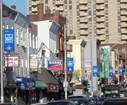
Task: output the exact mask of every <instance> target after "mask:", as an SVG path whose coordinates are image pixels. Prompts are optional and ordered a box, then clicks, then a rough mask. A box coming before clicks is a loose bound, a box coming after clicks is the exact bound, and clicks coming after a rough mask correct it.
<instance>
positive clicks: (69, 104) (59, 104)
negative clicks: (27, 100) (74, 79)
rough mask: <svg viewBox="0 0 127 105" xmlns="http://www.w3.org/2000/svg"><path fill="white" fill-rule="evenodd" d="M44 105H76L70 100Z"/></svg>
mask: <svg viewBox="0 0 127 105" xmlns="http://www.w3.org/2000/svg"><path fill="white" fill-rule="evenodd" d="M46 105H76V104H75V103H74V102H72V101H70V100H57V101H53V102H48V103H47V104H46Z"/></svg>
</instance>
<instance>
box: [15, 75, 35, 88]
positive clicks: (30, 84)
mask: <svg viewBox="0 0 127 105" xmlns="http://www.w3.org/2000/svg"><path fill="white" fill-rule="evenodd" d="M16 83H17V84H18V87H19V89H21V90H35V80H34V79H32V78H26V77H17V78H16Z"/></svg>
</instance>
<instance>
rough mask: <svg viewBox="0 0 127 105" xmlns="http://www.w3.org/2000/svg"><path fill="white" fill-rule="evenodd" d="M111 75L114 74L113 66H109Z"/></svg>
mask: <svg viewBox="0 0 127 105" xmlns="http://www.w3.org/2000/svg"><path fill="white" fill-rule="evenodd" d="M109 76H113V67H109Z"/></svg>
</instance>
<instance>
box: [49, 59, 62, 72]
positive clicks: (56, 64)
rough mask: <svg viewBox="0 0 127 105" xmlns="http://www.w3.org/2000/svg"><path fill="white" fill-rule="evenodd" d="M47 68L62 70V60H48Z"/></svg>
mask: <svg viewBox="0 0 127 105" xmlns="http://www.w3.org/2000/svg"><path fill="white" fill-rule="evenodd" d="M48 70H63V61H62V60H48Z"/></svg>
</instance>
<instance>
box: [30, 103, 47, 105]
mask: <svg viewBox="0 0 127 105" xmlns="http://www.w3.org/2000/svg"><path fill="white" fill-rule="evenodd" d="M30 105H47V104H46V103H32V104H30Z"/></svg>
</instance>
